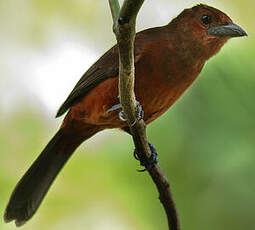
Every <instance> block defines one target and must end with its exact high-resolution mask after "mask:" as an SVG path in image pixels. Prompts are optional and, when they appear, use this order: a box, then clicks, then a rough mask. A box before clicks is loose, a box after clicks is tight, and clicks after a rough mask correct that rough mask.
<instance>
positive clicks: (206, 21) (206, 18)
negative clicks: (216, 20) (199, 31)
mask: <svg viewBox="0 0 255 230" xmlns="http://www.w3.org/2000/svg"><path fill="white" fill-rule="evenodd" d="M201 21H202V22H203V23H204V24H205V25H208V24H210V23H211V22H212V18H211V17H210V16H209V15H206V14H205V15H203V16H202V17H201Z"/></svg>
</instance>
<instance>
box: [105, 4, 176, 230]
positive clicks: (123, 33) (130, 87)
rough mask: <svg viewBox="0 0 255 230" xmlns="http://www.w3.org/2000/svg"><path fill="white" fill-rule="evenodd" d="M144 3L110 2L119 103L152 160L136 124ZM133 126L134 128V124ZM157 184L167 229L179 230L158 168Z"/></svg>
mask: <svg viewBox="0 0 255 230" xmlns="http://www.w3.org/2000/svg"><path fill="white" fill-rule="evenodd" d="M143 2H144V0H125V1H124V3H123V5H122V7H121V9H120V6H119V1H118V0H109V4H110V8H111V12H112V18H113V31H114V33H115V36H116V40H117V43H118V48H119V95H120V103H121V105H122V109H123V112H124V115H125V117H126V118H127V123H128V125H129V128H130V131H131V133H132V137H133V141H134V144H135V147H136V150H137V152H138V153H139V154H138V156H139V158H140V159H147V160H149V159H150V156H151V150H150V147H149V145H148V141H147V137H146V125H145V123H144V121H143V119H141V120H139V121H137V122H136V116H137V115H136V114H137V107H136V100H135V94H134V39H135V34H136V31H135V27H136V17H137V14H138V12H139V10H140V8H141V6H142V4H143ZM132 124H134V125H132ZM148 172H149V174H150V176H151V178H152V180H153V181H154V183H155V185H156V187H157V189H158V192H159V199H160V201H161V203H162V205H163V207H164V209H165V212H166V215H167V219H168V226H169V229H171V230H180V224H179V219H178V214H177V210H176V208H175V202H174V200H173V197H172V193H171V189H170V185H169V182H168V180H167V178H166V176H165V175H164V173H163V171H162V170H161V168H160V167H159V165H158V164H157V165H155V167H153V168H151V169H148Z"/></svg>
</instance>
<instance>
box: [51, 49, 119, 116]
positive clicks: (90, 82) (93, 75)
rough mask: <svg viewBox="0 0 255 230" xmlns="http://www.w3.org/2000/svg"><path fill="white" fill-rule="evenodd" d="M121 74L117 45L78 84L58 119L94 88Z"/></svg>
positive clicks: (62, 106) (61, 108)
mask: <svg viewBox="0 0 255 230" xmlns="http://www.w3.org/2000/svg"><path fill="white" fill-rule="evenodd" d="M118 73H119V56H118V48H117V46H116V45H115V46H114V47H112V48H111V49H110V50H108V51H107V52H106V53H105V54H104V55H103V56H102V57H101V58H99V59H98V61H97V62H96V63H95V64H93V65H92V66H91V67H90V68H89V69H88V71H87V72H86V73H85V74H84V75H83V76H82V77H81V79H80V80H79V81H78V82H77V84H76V85H75V87H74V89H73V90H72V92H71V93H70V94H69V96H68V97H67V99H66V100H65V102H64V103H63V104H62V105H61V107H60V108H59V110H58V112H57V115H56V117H59V116H61V115H63V114H64V113H65V112H66V111H67V110H68V109H69V108H70V106H71V105H72V104H73V103H74V102H75V101H77V100H79V99H80V97H82V96H84V95H85V94H86V93H88V92H89V91H90V90H91V89H92V88H94V87H95V86H97V85H98V84H100V83H101V82H103V81H104V80H106V79H108V78H111V77H117V76H118Z"/></svg>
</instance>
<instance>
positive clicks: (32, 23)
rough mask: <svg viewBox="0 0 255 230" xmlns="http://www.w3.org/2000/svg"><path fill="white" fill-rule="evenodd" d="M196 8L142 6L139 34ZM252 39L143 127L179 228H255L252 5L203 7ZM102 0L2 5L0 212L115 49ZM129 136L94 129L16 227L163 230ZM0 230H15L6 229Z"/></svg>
mask: <svg viewBox="0 0 255 230" xmlns="http://www.w3.org/2000/svg"><path fill="white" fill-rule="evenodd" d="M197 3H198V2H197V1H191V0H190V1H184V0H183V1H180V0H172V1H170V0H157V1H153V0H147V1H145V4H144V6H143V7H142V9H141V11H140V13H139V17H138V21H137V29H138V30H141V29H144V28H148V27H153V26H158V25H162V24H166V23H168V22H169V20H170V19H172V18H173V17H174V16H176V15H177V14H179V13H180V11H181V10H182V9H183V8H187V7H191V6H193V5H194V4H197ZM204 3H207V4H209V5H213V6H215V7H217V8H220V9H222V10H223V11H225V12H226V13H228V14H229V15H230V16H231V18H232V19H233V20H234V22H236V23H237V24H239V25H241V26H242V27H243V28H244V29H245V30H246V31H247V32H248V34H249V37H248V38H240V39H232V40H231V41H230V42H228V44H227V45H225V47H224V48H223V49H222V51H221V52H220V54H219V55H217V56H215V57H214V58H212V59H211V60H210V61H209V62H208V63H207V64H206V66H205V68H204V69H203V72H202V74H201V75H200V77H199V79H198V80H197V81H196V82H195V83H194V84H193V86H192V87H191V88H190V89H189V90H188V91H187V92H186V93H185V94H184V96H183V97H182V98H181V99H180V100H179V101H178V102H177V103H176V104H175V105H174V106H173V107H172V108H171V109H170V111H168V112H167V113H166V114H165V115H164V116H162V117H161V118H160V119H158V120H157V121H155V122H154V123H153V124H151V125H150V126H149V127H148V136H149V140H150V141H151V142H152V143H153V144H154V145H155V146H156V147H157V149H158V152H159V153H160V157H159V162H160V165H161V166H162V168H163V170H164V171H165V172H166V174H167V176H168V178H169V180H170V181H171V186H172V190H173V194H174V197H175V200H176V203H177V207H178V210H179V215H180V219H181V224H182V227H183V229H184V230H200V229H201V230H215V229H217V230H225V229H231V230H243V229H254V226H255V219H254V213H255V181H254V178H255V167H254V163H255V151H254V149H255V133H254V128H255V122H254V117H255V107H254V101H255V98H254V97H255V76H254V75H255V65H254V57H255V56H254V52H255V47H254V44H255V39H254V36H253V35H254V32H255V26H254V22H255V16H254V8H255V2H254V1H253V0H242V1H241V0H235V1H233V0H225V1H224V2H223V1H204ZM111 28H112V21H111V14H110V10H109V7H108V1H106V0H105V1H102V0H101V1H99V0H97V1H94V0H72V1H69V0H55V1H50V0H19V1H17V0H0V50H1V52H0V215H1V216H2V215H3V212H4V208H5V205H6V204H7V202H8V199H9V196H10V193H11V191H12V189H13V187H14V186H15V184H16V182H17V181H18V179H19V178H20V177H21V176H22V175H23V173H24V172H25V171H26V170H27V168H28V167H29V166H30V164H31V163H32V162H33V160H34V159H35V158H36V157H37V155H38V154H39V153H40V151H41V150H42V149H43V147H44V146H45V145H46V143H47V142H48V140H49V139H50V138H51V137H52V136H53V134H54V132H55V131H56V130H57V128H58V127H59V125H60V123H61V120H62V119H61V118H60V119H54V115H55V112H56V110H57V108H58V107H59V106H60V104H61V103H62V102H63V101H64V100H65V98H66V96H67V95H68V94H69V92H70V90H71V89H72V88H73V86H74V84H75V83H76V82H77V80H78V79H79V78H80V76H81V75H82V74H83V73H84V72H85V71H86V69H87V68H88V67H89V66H90V65H91V64H93V62H94V61H96V60H97V58H98V57H99V56H100V55H102V54H103V53H104V52H105V51H106V50H107V49H108V48H110V47H111V46H112V45H113V44H114V43H115V38H114V35H113V33H112V29H111ZM133 148H134V147H133V143H132V140H131V138H130V136H128V135H126V134H124V133H121V132H120V131H117V130H110V131H107V132H103V133H100V134H98V135H96V136H95V137H94V138H92V139H91V140H89V141H88V142H86V143H84V144H83V145H82V146H81V147H80V148H79V149H78V150H77V151H76V153H75V154H74V156H73V157H72V160H71V161H69V162H68V164H67V165H66V167H65V168H64V170H63V171H62V172H61V174H60V175H59V177H58V178H57V180H56V181H55V184H54V186H53V187H52V188H51V190H50V192H49V193H48V195H47V198H46V199H45V200H44V202H43V204H42V205H41V207H40V209H39V211H38V212H37V213H36V215H35V216H34V218H33V219H32V220H31V221H29V222H28V223H27V224H26V225H25V226H24V227H22V229H24V230H31V229H37V230H40V229H49V230H50V229H54V230H57V229H71V228H72V229H75V230H76V229H90V230H115V229H122V230H130V229H140V230H142V229H143V230H145V229H146V230H159V229H167V222H166V218H165V214H164V212H163V209H162V207H161V205H160V203H159V201H158V199H157V197H158V195H157V192H156V189H155V187H154V185H153V183H152V182H151V179H150V178H149V176H148V175H147V174H146V173H138V172H136V169H138V168H139V164H138V162H137V161H136V160H135V159H134V158H133V157H132V152H133ZM0 229H1V230H10V229H15V226H14V224H13V223H10V224H4V223H3V220H2V218H1V220H0Z"/></svg>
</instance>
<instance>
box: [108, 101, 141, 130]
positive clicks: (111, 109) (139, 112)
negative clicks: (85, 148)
mask: <svg viewBox="0 0 255 230" xmlns="http://www.w3.org/2000/svg"><path fill="white" fill-rule="evenodd" d="M121 108H122V106H121V104H117V105H113V106H112V107H111V108H110V109H108V110H107V113H110V112H112V111H115V110H117V109H121ZM136 108H137V109H136V111H137V114H136V119H135V121H134V122H133V123H132V124H131V126H134V125H135V124H136V122H138V121H139V120H141V119H142V118H143V116H144V111H143V108H142V106H141V104H140V103H139V101H136ZM119 119H120V120H121V121H127V118H126V117H125V115H124V112H123V110H121V111H120V112H119Z"/></svg>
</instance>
